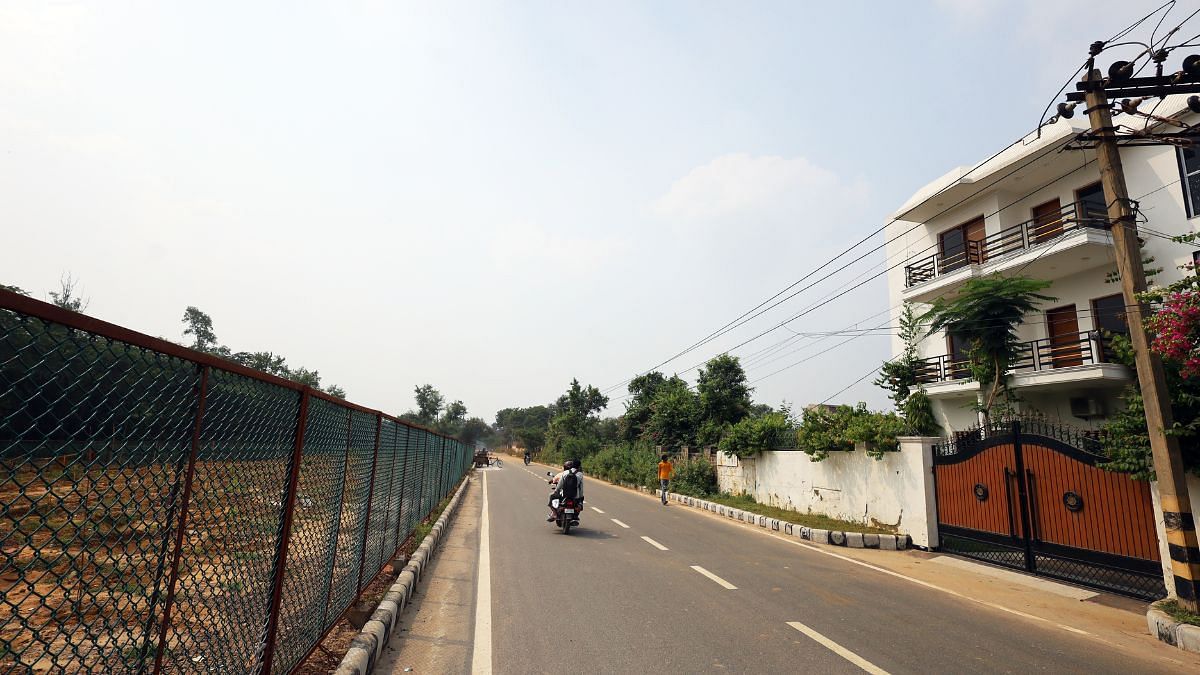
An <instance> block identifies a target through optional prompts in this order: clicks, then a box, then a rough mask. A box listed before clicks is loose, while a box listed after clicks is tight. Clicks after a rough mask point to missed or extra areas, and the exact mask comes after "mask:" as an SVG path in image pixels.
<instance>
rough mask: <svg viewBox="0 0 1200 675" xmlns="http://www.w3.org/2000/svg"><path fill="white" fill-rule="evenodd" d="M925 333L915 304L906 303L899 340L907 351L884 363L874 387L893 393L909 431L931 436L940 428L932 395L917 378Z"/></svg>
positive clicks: (921, 363)
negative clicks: (934, 414) (935, 416)
mask: <svg viewBox="0 0 1200 675" xmlns="http://www.w3.org/2000/svg"><path fill="white" fill-rule="evenodd" d="M923 332H924V331H923V329H922V326H921V317H918V316H917V314H916V312H915V311H914V310H913V308H912V305H907V304H906V305H904V310H903V311H902V312H901V313H900V339H901V340H902V341H903V342H904V351H902V352H901V353H900V356H898V357H897V358H895V359H892V360H890V361H884V362H883V366H882V367H880V369H879V377H878V378H876V379H875V386H877V387H880V388H882V389H886V390H888V391H890V392H891V394H889V398H891V399H892V403H894V404H895V406H896V410H897V411H899V412H900V414H901V415H903V416H904V421H905V422H906V423H907V424H908V428H909V431H910V433H914V434H918V435H920V436H931V435H933V434H935V433H937V431H938V429H939V428H940V427H939V425H938V423H937V420H936V419H935V418H934V416H933V405H932V403H931V402H930V401H929V395H928V394H926V393H925V387H924V386H923V385H922V384H921V383H920V381H919V379H918V377H919V375H920V372H921V368H922V366H923V365H924V364H923V361H922V360H921V357H920V355H919V354H918V352H917V347H918V346H919V345H920V343H921V338H923V337H924V334H923Z"/></svg>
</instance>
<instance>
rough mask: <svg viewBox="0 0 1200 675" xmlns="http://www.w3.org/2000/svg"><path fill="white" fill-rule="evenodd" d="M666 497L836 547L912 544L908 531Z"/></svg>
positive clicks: (890, 547)
mask: <svg viewBox="0 0 1200 675" xmlns="http://www.w3.org/2000/svg"><path fill="white" fill-rule="evenodd" d="M661 494H662V492H661V491H660V490H654V495H655V496H660V495H661ZM667 499H670V500H671V501H673V502H679V503H680V504H683V505H685V506H691V507H693V508H697V509H704V510H705V511H710V512H712V513H715V514H717V515H718V516H724V517H726V518H729V519H730V520H737V521H740V522H743V523H749V524H751V525H758V526H759V527H761V528H764V529H768V530H772V531H774V532H782V533H784V534H786V535H789V536H792V537H796V538H797V539H803V540H804V541H811V542H813V543H816V544H830V545H833V546H845V547H846V548H875V549H879V550H881V551H903V550H905V549H907V548H909V547H910V546H911V541H910V540H909V537H908V535H907V534H865V533H862V532H842V531H839V530H819V529H816V528H812V527H805V526H803V525H796V524H794V523H789V522H787V521H786V520H779V519H777V518H768V517H767V516H761V515H758V514H755V513H751V512H749V511H743V510H741V509H735V508H733V507H731V506H725V505H724V504H717V503H715V502H710V501H705V500H703V499H699V498H697V497H689V496H687V495H681V494H677V493H674V492H668V493H667Z"/></svg>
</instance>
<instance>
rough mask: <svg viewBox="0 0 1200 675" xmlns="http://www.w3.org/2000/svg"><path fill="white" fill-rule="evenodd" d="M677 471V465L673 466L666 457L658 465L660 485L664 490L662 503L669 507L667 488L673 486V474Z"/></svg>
mask: <svg viewBox="0 0 1200 675" xmlns="http://www.w3.org/2000/svg"><path fill="white" fill-rule="evenodd" d="M674 471H675V465H674V464H671V462H670V460H668V459H667V456H666V455H663V456H662V461H660V462H659V463H658V484H659V486H660V487H661V488H662V503H663V506H666V505H667V488H668V487H669V486H670V484H671V474H672V473H674Z"/></svg>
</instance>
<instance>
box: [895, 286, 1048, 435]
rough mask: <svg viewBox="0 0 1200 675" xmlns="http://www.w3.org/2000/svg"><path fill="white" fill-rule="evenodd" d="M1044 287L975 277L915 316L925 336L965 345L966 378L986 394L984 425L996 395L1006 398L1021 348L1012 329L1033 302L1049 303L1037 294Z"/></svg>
mask: <svg viewBox="0 0 1200 675" xmlns="http://www.w3.org/2000/svg"><path fill="white" fill-rule="evenodd" d="M1049 286H1050V282H1048V281H1040V280H1035V279H1030V278H1029V277H1005V276H1001V275H999V274H991V275H988V276H985V277H976V278H974V279H970V280H968V281H967V282H966V283H964V284H963V287H962V289H961V290H960V291H959V293H958V295H956V296H954V297H951V298H947V297H946V296H940V297H938V298H937V299H935V300H934V301H933V304H932V305H931V306H930V308H929V310H928V311H926V312H925V313H924V314H922V315H921V316H920V317H919V318H920V320H921V321H928V322H929V330H928V332H927V333H926V335H927V336H928V335H932V334H934V333H936V332H938V331H942V330H944V331H946V333H948V334H949V335H950V336H951V338H952V339H953V340H955V341H956V342H958V343H959V344H963V345H967V349H968V352H967V354H968V357H967V358H968V360H969V367H970V370H971V375H972V376H973V377H974V378H975V380H976V381H977V382H979V383H980V386H981V387H983V389H984V391H986V394H985V395H984V397H983V400H982V401H981V402H980V404H979V411H980V413H981V414H982V415H983V420H984V422H985V423H986V422H987V421H988V420H989V419H990V418H991V411H992V407H993V406H994V405H995V403H996V398H997V396H998V395H999V394H1000V392H1001V391H1004V392H1005V395H1006V400H1007V397H1008V387H1007V386H1006V380H1007V373H1008V369H1009V367H1010V366H1011V365H1012V363H1013V361H1015V360H1016V359H1017V357H1018V355H1019V349H1020V345H1021V342H1020V339H1019V338H1018V336H1017V326H1020V325H1021V324H1022V323H1023V322H1024V320H1025V315H1026V314H1029V313H1031V312H1033V311H1034V310H1035V309H1037V307H1038V304H1039V303H1041V302H1051V301H1053V300H1054V298H1053V297H1050V296H1048V295H1042V294H1041V293H1040V292H1039V291H1043V290H1045V289H1046V288H1049Z"/></svg>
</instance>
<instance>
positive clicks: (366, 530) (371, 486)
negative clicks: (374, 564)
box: [354, 415, 383, 595]
mask: <svg viewBox="0 0 1200 675" xmlns="http://www.w3.org/2000/svg"><path fill="white" fill-rule="evenodd" d="M382 426H383V416H382V415H376V416H375V459H374V460H373V461H372V462H371V480H370V481H369V482H368V483H367V515H366V516H365V520H366V522H365V523H364V524H363V539H362V546H359V547H358V583H357V584H356V585H355V586H354V588H355V594H356V595H357V594H358V592H359V591H361V590H362V578H363V566H364V565H366V564H367V540H368V539H370V538H371V506H372V504H373V503H374V501H375V472H376V471H377V470H378V469H379V430H380V427H382Z"/></svg>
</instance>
